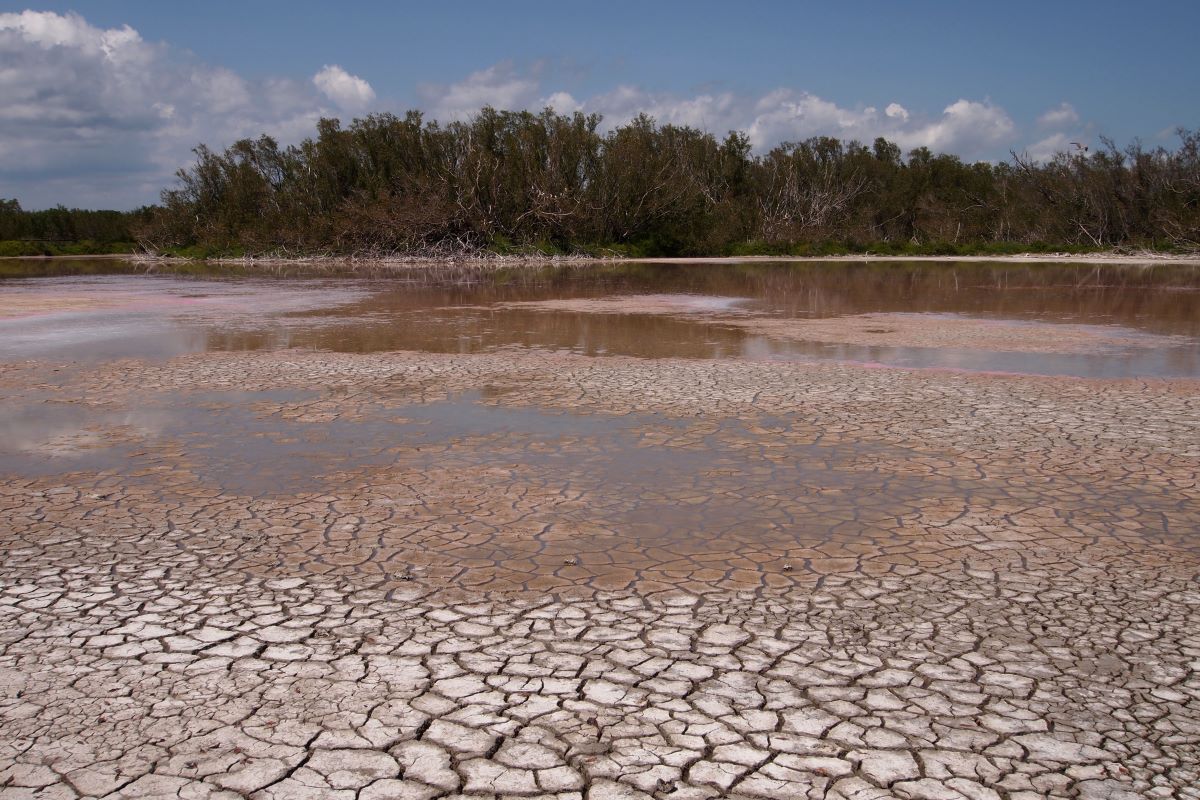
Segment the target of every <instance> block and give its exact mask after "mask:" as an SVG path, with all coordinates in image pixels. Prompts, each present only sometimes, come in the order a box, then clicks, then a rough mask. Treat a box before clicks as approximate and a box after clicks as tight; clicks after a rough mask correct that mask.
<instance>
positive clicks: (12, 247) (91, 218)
mask: <svg viewBox="0 0 1200 800" xmlns="http://www.w3.org/2000/svg"><path fill="white" fill-rule="evenodd" d="M151 216H152V214H151V211H150V210H149V209H139V210H138V211H89V210H86V209H80V208H64V207H63V206H59V207H57V208H49V209H44V210H41V211H26V210H24V209H23V208H21V204H20V203H19V202H17V201H16V200H5V199H3V198H0V256H15V255H30V256H34V255H59V254H67V255H70V254H76V253H108V252H114V253H115V252H127V251H130V250H132V249H133V248H134V246H135V241H136V238H137V237H136V235H135V234H134V228H135V227H138V228H141V227H145V226H146V225H147V224H149V223H150V221H151Z"/></svg>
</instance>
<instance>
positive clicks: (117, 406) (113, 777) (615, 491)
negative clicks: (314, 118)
mask: <svg viewBox="0 0 1200 800" xmlns="http://www.w3.org/2000/svg"><path fill="white" fill-rule="evenodd" d="M1198 388H1200V385H1198V384H1197V382H1196V381H1190V380H1153V381H1133V380H1109V381H1088V380H1076V379H1065V378H1036V377H1019V376H987V375H969V374H955V373H949V372H944V371H928V372H922V371H906V370H890V369H886V370H885V369H867V368H863V367H857V366H850V365H840V364H835V363H818V364H797V363H771V362H755V361H703V360H671V359H658V360H643V359H633V358H618V357H612V358H591V359H589V358H584V357H578V356H569V355H562V354H553V353H542V352H538V351H528V350H525V351H511V352H499V353H493V354H478V355H432V354H421V353H403V352H398V353H380V354H371V355H346V354H332V353H318V352H297V351H290V352H258V353H223V354H197V355H191V356H184V357H180V358H175V359H172V360H169V361H137V360H125V361H117V362H110V363H105V364H95V365H91V366H86V367H83V366H79V365H70V364H63V365H51V364H47V363H44V362H42V363H10V364H5V365H0V394H2V395H3V397H4V398H6V400H5V402H6V403H7V404H8V406H7V409H8V411H9V412H10V413H11V414H16V415H18V417H19V414H20V413H22V409H27V408H29V407H31V406H35V405H36V406H38V407H43V408H55V409H58V410H59V411H58V412H56V416H55V417H54V418H55V419H56V420H57V423H56V424H55V425H54V426H49V427H47V429H46V430H45V431H44V435H43V436H42V438H41V439H39V438H38V437H37V436H28V437H26V439H24V440H22V442H21V444H20V447H21V450H20V452H19V453H17V454H15V455H14V454H12V453H8V454H5V455H3V456H2V457H0V474H2V475H3V477H2V481H0V537H2V538H0V546H2V547H3V553H4V556H3V566H2V568H0V798H4V799H5V800H7V799H8V798H60V797H61V798H73V797H112V798H124V797H131V798H132V797H172V798H174V797H179V798H235V797H251V798H262V799H264V800H265V799H267V798H280V799H281V800H282V799H283V798H347V799H349V798H361V800H382V799H383V798H417V799H420V800H430V799H432V798H449V797H460V796H463V797H476V798H499V797H504V798H518V797H519V798H535V797H538V798H550V797H554V798H563V799H564V800H565V799H566V798H588V799H590V800H608V799H609V798H612V799H613V800H615V799H616V798H631V799H632V798H674V799H682V798H718V797H729V798H771V799H772V800H779V799H781V798H861V799H862V800H866V799H867V798H885V797H899V798H938V799H940V798H972V799H974V798H1009V799H1011V800H1027V799H1028V798H1041V797H1057V798H1135V797H1137V798H1141V797H1164V798H1165V797H1179V798H1188V797H1190V798H1196V797H1200V790H1198V789H1197V786H1200V675H1198V670H1200V590H1198V588H1197V583H1196V578H1197V564H1198V563H1200V562H1198V555H1197V539H1196V531H1197V530H1198V529H1200V503H1198V501H1200V488H1198V486H1197V468H1198V467H1200V436H1198V435H1197V430H1200V395H1198V394H1197V389H1198ZM47 443H52V444H53V447H43V446H42V445H45V444H47ZM230 448H235V449H236V453H235V454H234V455H232V456H231V455H228V454H227V453H225V452H224V451H225V450H228V449H230ZM297 459H300V460H301V461H297ZM297 463H302V464H303V467H302V468H298V467H296V466H295V464H297Z"/></svg>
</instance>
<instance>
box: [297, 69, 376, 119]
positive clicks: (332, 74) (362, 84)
mask: <svg viewBox="0 0 1200 800" xmlns="http://www.w3.org/2000/svg"><path fill="white" fill-rule="evenodd" d="M312 80H313V85H314V86H316V87H317V89H318V90H319V91H320V92H321V94H323V95H325V96H326V97H327V98H329V99H330V100H332V101H333V102H334V103H336V104H337V105H338V106H339V107H341V108H346V109H354V110H361V109H364V108H366V107H367V106H368V105H370V104H371V103H372V102H374V100H375V90H374V89H372V88H371V84H369V83H367V82H366V81H364V80H363V79H362V78H360V77H358V76H357V75H351V74H350V73H349V72H346V70H344V69H342V68H341V67H339V66H338V65H337V64H332V65H331V64H326V65H325V66H324V67H322V68H321V71H320V72H318V73H317V74H316V75H313V79H312Z"/></svg>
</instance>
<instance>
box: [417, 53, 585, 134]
mask: <svg viewBox="0 0 1200 800" xmlns="http://www.w3.org/2000/svg"><path fill="white" fill-rule="evenodd" d="M536 71H537V68H536V66H535V72H536ZM538 88H539V81H538V79H537V76H536V74H530V75H524V74H521V73H520V72H518V70H517V68H516V67H515V66H514V65H513V64H512V62H508V61H505V62H502V63H500V64H495V65H493V66H490V67H488V68H487V69H481V70H479V71H477V72H472V73H471V74H470V75H468V76H467V77H466V78H465V79H464V80H462V81H459V82H458V83H451V84H449V85H443V84H426V85H424V86H421V87H419V89H418V91H419V94H420V95H421V98H422V99H423V100H424V101H425V110H426V111H428V112H429V114H430V116H432V117H433V118H434V119H438V120H461V119H466V118H467V117H470V116H471V115H472V114H474V113H475V112H476V111H478V110H479V109H481V108H483V107H484V106H491V107H492V108H495V109H505V110H514V109H523V108H530V107H532V106H533V105H534V101H535V100H536V99H537V97H538V94H539V92H538ZM551 96H552V97H553V96H554V95H551ZM572 99H573V98H572Z"/></svg>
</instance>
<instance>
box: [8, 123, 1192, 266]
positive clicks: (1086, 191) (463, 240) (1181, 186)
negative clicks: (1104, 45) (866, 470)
mask: <svg viewBox="0 0 1200 800" xmlns="http://www.w3.org/2000/svg"><path fill="white" fill-rule="evenodd" d="M195 154H196V159H195V162H194V163H193V164H192V165H191V166H190V167H189V168H187V169H184V170H180V172H179V173H178V182H177V184H176V185H175V186H174V187H172V188H170V189H168V190H166V191H164V192H163V194H162V206H161V207H159V208H156V209H152V210H149V209H143V210H141V211H138V212H133V213H132V214H130V215H124V216H121V215H117V216H116V217H113V216H111V215H113V214H116V212H79V211H68V210H66V209H54V210H51V211H47V212H35V215H29V214H26V212H23V211H21V210H20V207H19V206H18V205H17V204H16V202H15V201H5V202H3V203H0V239H33V238H38V237H39V236H40V237H42V238H55V236H59V235H61V236H62V238H63V239H64V240H70V241H78V240H80V239H92V240H94V241H96V242H99V243H102V244H103V243H108V242H119V241H127V240H128V238H129V237H128V235H127V232H128V230H129V229H130V228H132V230H133V231H134V232H135V233H136V235H137V238H138V241H139V242H140V243H141V244H142V246H144V247H146V248H147V249H150V250H153V251H157V252H165V253H174V254H179V255H188V256H194V257H212V256H218V255H223V256H229V255H239V254H247V253H248V254H268V253H279V254H360V255H388V254H393V253H417V254H429V255H436V254H439V253H462V252H478V251H481V250H490V251H493V252H496V253H501V254H558V253H591V254H596V255H624V256H630V257H649V256H689V255H813V256H822V255H840V254H850V253H880V254H893V255H966V254H989V253H995V254H1001V253H1012V252H1024V251H1039V250H1055V251H1083V250H1087V249H1099V248H1107V247H1113V246H1130V247H1155V248H1160V249H1174V250H1195V249H1197V248H1200V133H1195V132H1187V131H1180V144H1179V146H1178V147H1177V148H1176V149H1174V150H1168V149H1165V148H1161V147H1160V148H1156V149H1153V150H1146V149H1144V148H1143V147H1142V146H1141V145H1139V144H1134V145H1132V146H1130V147H1127V148H1125V149H1124V150H1121V149H1118V148H1117V147H1116V146H1115V145H1114V144H1113V143H1112V142H1107V141H1106V142H1105V143H1104V146H1103V147H1101V148H1098V149H1096V150H1094V151H1093V152H1091V153H1089V154H1073V155H1066V154H1063V155H1060V156H1058V157H1056V158H1055V159H1054V160H1052V161H1050V162H1049V163H1032V162H1030V161H1028V160H1027V159H1025V158H1023V157H1020V156H1017V155H1015V154H1014V156H1013V158H1012V160H1011V162H1007V163H1000V164H989V163H965V162H963V161H961V160H960V159H959V158H957V157H956V156H952V155H946V154H938V153H933V152H931V151H930V150H928V149H926V148H918V149H916V150H913V151H911V152H909V153H908V154H907V155H904V154H903V153H902V152H901V150H900V148H899V147H898V146H897V145H896V144H894V143H892V142H889V141H887V140H885V139H876V140H875V141H874V142H873V143H872V144H871V145H870V146H866V145H863V144H860V143H858V142H842V141H838V140H836V139H831V138H828V137H814V138H811V139H807V140H805V141H801V142H789V143H785V144H782V145H780V146H778V147H776V148H773V149H772V150H770V151H769V152H766V153H763V154H757V155H756V154H755V153H753V152H752V150H751V147H750V142H749V139H748V137H747V136H746V135H745V134H744V133H739V132H731V133H730V134H728V135H727V136H726V137H724V138H723V139H718V138H717V137H714V136H712V135H711V134H708V133H704V132H702V131H698V130H696V129H694V128H689V127H681V126H676V125H659V124H657V123H656V122H655V121H654V120H652V119H650V118H648V117H646V116H639V117H637V118H636V119H634V120H632V121H630V122H629V123H628V124H625V125H620V126H617V127H615V128H613V129H611V130H609V131H608V132H606V133H602V132H601V130H600V119H599V117H597V116H595V115H592V116H588V115H584V114H581V113H575V114H569V115H563V114H557V113H555V112H554V111H552V110H549V109H547V110H545V111H543V112H541V113H540V114H534V113H530V112H526V111H522V112H513V111H497V110H495V109H492V108H484V109H482V110H481V111H480V112H479V113H478V114H477V115H475V116H474V117H473V118H472V119H470V120H467V121H461V122H452V123H449V124H445V125H443V124H439V123H437V122H432V121H426V120H425V119H424V118H423V117H422V116H421V114H420V113H419V112H415V111H411V112H408V113H407V114H406V115H404V116H403V117H398V116H395V115H391V114H375V115H370V116H368V117H365V118H362V119H356V120H354V121H352V122H351V123H350V124H349V125H347V126H343V125H342V124H341V122H339V121H338V120H335V119H324V120H321V121H320V122H319V123H318V125H317V130H316V134H315V136H314V137H313V138H310V139H306V140H305V141H303V142H302V143H300V144H299V145H296V146H291V147H280V146H279V145H278V143H277V142H276V141H275V140H273V139H271V138H270V137H268V136H262V137H260V138H258V139H244V140H242V141H239V142H236V143H234V144H233V145H232V146H231V147H229V148H227V149H226V150H225V151H223V152H220V153H218V152H214V151H212V150H209V149H208V148H207V147H205V146H204V145H200V146H198V147H197V148H196V150H195ZM89 214H90V215H99V216H95V217H89V216H87V215H89ZM38 215H40V216H38ZM104 215H109V216H104ZM34 216H36V217H37V221H36V224H37V225H40V226H42V227H41V228H38V229H37V230H40V231H43V233H41V234H37V233H31V231H33V230H34V229H33V228H32V227H30V226H32V225H34V221H33V217H34ZM119 223H121V224H124V225H125V228H124V229H121V230H118V229H119V228H120V224H119ZM102 224H106V225H110V226H111V229H110V228H105V231H108V233H106V234H105V235H104V236H102V235H100V234H98V233H96V232H95V228H94V227H92V228H89V227H87V226H88V225H93V226H100V225H102ZM22 226H24V227H22ZM56 226H57V227H56ZM45 231H53V232H54V235H53V236H52V235H49V234H46V233H45ZM121 232H124V233H125V234H126V235H123V236H122V235H120V233H121ZM106 236H107V237H108V238H106Z"/></svg>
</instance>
